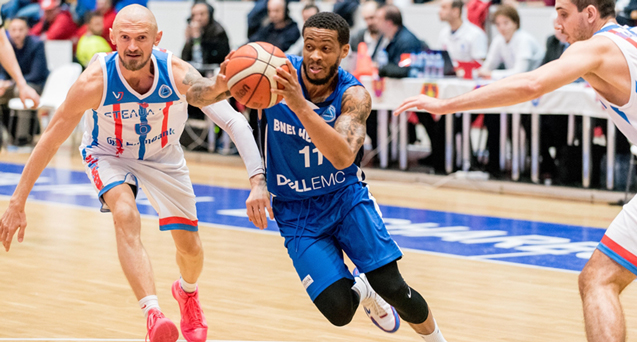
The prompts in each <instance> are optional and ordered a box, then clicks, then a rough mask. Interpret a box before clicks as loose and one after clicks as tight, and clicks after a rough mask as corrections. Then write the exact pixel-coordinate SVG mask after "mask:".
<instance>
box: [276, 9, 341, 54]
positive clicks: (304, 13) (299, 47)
mask: <svg viewBox="0 0 637 342" xmlns="http://www.w3.org/2000/svg"><path fill="white" fill-rule="evenodd" d="M318 12H320V10H319V8H318V6H316V5H315V4H313V3H311V4H308V5H305V7H303V9H302V10H301V17H302V18H303V24H305V22H306V21H307V20H308V19H309V18H310V17H311V16H313V15H315V14H316V13H318ZM303 24H301V26H303ZM287 53H288V54H290V55H297V56H300V55H302V54H303V39H299V40H297V41H296V43H294V44H293V45H292V46H290V48H289V49H288V51H287ZM341 65H342V64H341Z"/></svg>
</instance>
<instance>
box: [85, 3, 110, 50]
mask: <svg viewBox="0 0 637 342" xmlns="http://www.w3.org/2000/svg"><path fill="white" fill-rule="evenodd" d="M94 12H95V13H97V14H100V15H101V16H102V18H103V20H102V23H103V25H102V34H101V36H102V38H104V39H105V40H106V42H107V43H108V45H110V47H111V49H112V50H113V51H115V44H113V42H111V37H110V29H111V28H112V27H113V22H114V21H115V16H116V15H117V12H115V8H114V7H113V2H112V1H111V0H97V1H96V2H95V11H94ZM85 21H86V22H87V23H85V24H84V25H82V26H80V28H78V29H77V32H76V33H75V36H76V37H77V39H79V38H80V37H82V36H83V35H84V34H85V33H86V32H88V30H89V28H88V18H86V20H85Z"/></svg>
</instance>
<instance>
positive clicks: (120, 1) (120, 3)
mask: <svg viewBox="0 0 637 342" xmlns="http://www.w3.org/2000/svg"><path fill="white" fill-rule="evenodd" d="M133 4H137V5H140V6H144V7H148V0H113V7H114V8H115V12H119V11H121V10H122V8H124V7H126V6H128V5H133Z"/></svg>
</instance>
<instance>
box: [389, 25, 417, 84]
mask: <svg viewBox="0 0 637 342" xmlns="http://www.w3.org/2000/svg"><path fill="white" fill-rule="evenodd" d="M428 49H429V47H428V46H427V43H425V42H422V41H420V39H418V37H416V36H415V35H414V34H413V33H411V31H409V30H408V29H407V28H406V27H404V26H403V27H401V28H400V29H399V30H398V32H396V34H395V35H394V38H392V40H391V41H390V42H389V44H388V45H387V47H386V48H385V51H387V65H385V66H384V67H382V68H381V69H380V70H378V75H379V76H381V77H394V78H402V77H407V76H408V75H409V68H401V67H399V66H398V63H399V62H400V55H402V54H403V53H415V52H420V51H423V50H428Z"/></svg>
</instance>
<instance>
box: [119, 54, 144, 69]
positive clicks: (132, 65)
mask: <svg viewBox="0 0 637 342" xmlns="http://www.w3.org/2000/svg"><path fill="white" fill-rule="evenodd" d="M119 60H120V62H122V65H123V66H124V68H125V69H126V70H129V71H137V70H140V69H141V68H143V67H145V66H146V64H148V61H149V60H150V56H149V57H148V58H146V60H142V61H141V62H138V61H135V60H133V61H130V62H126V61H125V60H124V59H123V58H122V55H119Z"/></svg>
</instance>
